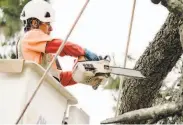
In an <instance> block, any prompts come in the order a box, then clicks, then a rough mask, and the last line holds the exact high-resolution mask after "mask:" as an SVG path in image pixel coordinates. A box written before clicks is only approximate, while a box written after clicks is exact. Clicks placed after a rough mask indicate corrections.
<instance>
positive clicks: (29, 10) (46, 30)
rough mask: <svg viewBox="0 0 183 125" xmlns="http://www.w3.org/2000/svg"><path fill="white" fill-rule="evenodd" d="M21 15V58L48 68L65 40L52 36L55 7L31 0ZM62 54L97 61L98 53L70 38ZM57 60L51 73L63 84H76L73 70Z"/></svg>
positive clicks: (19, 46) (19, 53) (19, 55)
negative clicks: (22, 29)
mask: <svg viewBox="0 0 183 125" xmlns="http://www.w3.org/2000/svg"><path fill="white" fill-rule="evenodd" d="M20 19H21V20H22V22H23V24H24V35H23V37H22V38H21V39H20V40H19V42H18V44H17V45H18V47H17V48H18V58H21V59H25V60H29V61H34V62H36V63H38V64H40V65H41V66H42V67H43V68H46V67H47V66H48V64H49V63H50V62H51V60H52V59H53V54H55V53H56V52H57V50H58V48H59V47H60V45H61V44H62V43H63V40H61V39H57V38H51V36H50V33H51V31H52V30H53V29H52V26H51V23H52V22H53V21H54V10H53V8H52V7H51V5H50V4H49V3H48V2H46V1H44V0H32V1H30V2H28V3H27V4H26V5H25V6H24V8H23V10H22V12H21V14H20ZM59 56H62V57H63V56H72V57H75V58H78V57H81V56H84V57H85V58H87V59H88V60H90V61H92V60H93V61H97V60H99V57H98V56H97V55H96V54H95V53H93V52H91V51H89V50H88V49H86V48H82V47H81V46H79V45H77V44H74V43H72V42H69V41H67V42H66V44H65V46H64V48H63V50H62V52H61V53H60V54H59ZM58 68H59V65H58V62H54V64H53V65H52V67H51V69H50V73H51V74H52V75H53V76H54V77H55V78H56V79H58V80H59V81H60V82H61V84H62V85H63V86H70V85H74V84H76V83H77V82H76V81H74V80H73V79H72V71H65V72H64V71H62V69H61V68H60V69H58Z"/></svg>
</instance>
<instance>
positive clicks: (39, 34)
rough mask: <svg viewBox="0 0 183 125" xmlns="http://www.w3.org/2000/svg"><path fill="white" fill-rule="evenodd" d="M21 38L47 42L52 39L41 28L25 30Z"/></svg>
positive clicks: (29, 40) (27, 40)
mask: <svg viewBox="0 0 183 125" xmlns="http://www.w3.org/2000/svg"><path fill="white" fill-rule="evenodd" d="M22 40H23V41H25V42H44V41H45V42H47V41H51V40H53V38H52V37H51V36H49V35H47V34H45V33H44V32H43V31H42V30H39V29H33V30H30V31H28V32H26V33H25V34H24V35H23V37H22Z"/></svg>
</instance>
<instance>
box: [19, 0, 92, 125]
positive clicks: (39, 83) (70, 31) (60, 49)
mask: <svg viewBox="0 0 183 125" xmlns="http://www.w3.org/2000/svg"><path fill="white" fill-rule="evenodd" d="M88 3H89V0H87V1H86V3H85V4H84V6H83V8H82V9H81V12H80V13H79V15H78V17H77V18H76V20H75V22H74V24H73V25H72V27H71V29H70V30H69V33H68V34H67V36H66V38H65V40H64V41H63V43H62V45H61V46H60V47H59V49H58V51H57V53H56V55H55V56H54V58H53V59H52V61H51V62H50V64H49V66H48V67H47V69H46V71H45V72H44V74H43V76H42V77H41V79H40V81H39V82H38V86H37V88H36V90H35V91H34V93H33V94H32V96H31V98H30V100H29V101H28V103H27V104H26V106H25V107H24V109H23V111H22V112H21V114H20V116H19V117H18V120H17V121H16V124H18V123H19V121H20V120H21V118H22V116H23V115H24V113H25V111H26V110H27V108H28V106H29V105H30V103H31V102H32V100H33V98H34V96H35V95H36V93H37V91H38V90H39V88H40V86H41V84H42V83H43V80H44V78H45V76H46V74H47V73H48V71H49V69H50V68H51V66H52V64H53V62H54V61H55V59H56V58H57V56H58V55H59V54H60V52H61V51H62V50H63V47H64V45H65V43H66V42H67V40H68V38H69V36H70V35H71V33H72V31H73V29H74V27H75V25H76V24H77V22H78V20H79V18H80V16H81V15H82V13H83V11H84V10H85V8H86V6H87V4H88Z"/></svg>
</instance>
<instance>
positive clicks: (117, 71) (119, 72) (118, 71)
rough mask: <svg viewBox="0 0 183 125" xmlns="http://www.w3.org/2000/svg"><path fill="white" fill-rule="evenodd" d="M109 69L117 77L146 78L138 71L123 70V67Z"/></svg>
mask: <svg viewBox="0 0 183 125" xmlns="http://www.w3.org/2000/svg"><path fill="white" fill-rule="evenodd" d="M109 68H110V69H111V73H112V74H115V75H123V76H129V77H139V78H145V76H144V75H142V74H141V72H140V71H138V70H133V69H128V68H122V67H114V66H109Z"/></svg>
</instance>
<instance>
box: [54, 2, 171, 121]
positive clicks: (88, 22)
mask: <svg viewBox="0 0 183 125" xmlns="http://www.w3.org/2000/svg"><path fill="white" fill-rule="evenodd" d="M52 1H53V7H54V9H55V11H56V22H55V23H54V27H53V28H54V31H53V34H52V36H54V37H58V38H62V39H65V36H66V34H67V33H68V31H69V29H70V27H71V25H72V24H73V22H74V20H75V18H76V16H77V14H78V13H79V11H80V9H81V7H82V6H83V5H84V2H85V0H52ZM132 3H133V0H90V2H89V4H88V6H87V9H86V10H85V11H84V13H83V15H82V16H81V18H80V20H79V23H78V24H77V26H76V28H75V29H74V32H73V33H72V34H71V36H70V38H69V41H72V42H73V43H76V44H79V45H81V46H83V47H86V48H88V49H90V50H92V51H94V52H96V53H97V54H102V55H106V54H112V53H114V54H115V55H116V59H117V62H118V64H120V65H122V63H123V60H124V52H125V47H126V41H127V35H128V27H129V21H130V16H131V9H132ZM167 14H168V11H167V10H166V8H164V7H163V6H161V5H154V4H152V3H151V2H150V0H137V5H136V12H135V17H134V25H133V31H132V36H131V43H130V48H129V54H131V55H132V56H133V57H134V58H135V59H138V58H139V56H140V55H141V54H142V53H143V52H144V50H145V48H146V47H147V46H148V44H149V42H150V41H152V40H153V38H154V36H155V34H156V33H157V31H158V30H159V29H160V27H161V25H162V24H163V22H164V21H165V19H166V17H167ZM60 62H61V64H62V67H63V69H64V70H71V68H72V64H73V59H72V58H70V57H64V58H61V60H60ZM127 66H128V67H130V68H133V66H134V63H129V62H128V63H127ZM67 88H68V89H69V91H70V92H71V93H73V94H74V95H75V96H76V97H77V98H78V100H79V104H80V107H82V108H83V109H84V110H85V111H86V112H87V113H88V114H89V115H90V119H91V121H90V122H91V124H94V123H95V124H99V123H100V121H102V120H104V119H106V118H108V117H113V116H114V114H113V112H112V106H113V105H114V104H115V103H114V101H113V100H112V96H111V93H110V92H108V91H103V90H102V89H99V90H97V91H94V90H92V88H91V87H89V86H85V85H81V84H78V85H74V86H72V87H67Z"/></svg>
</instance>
